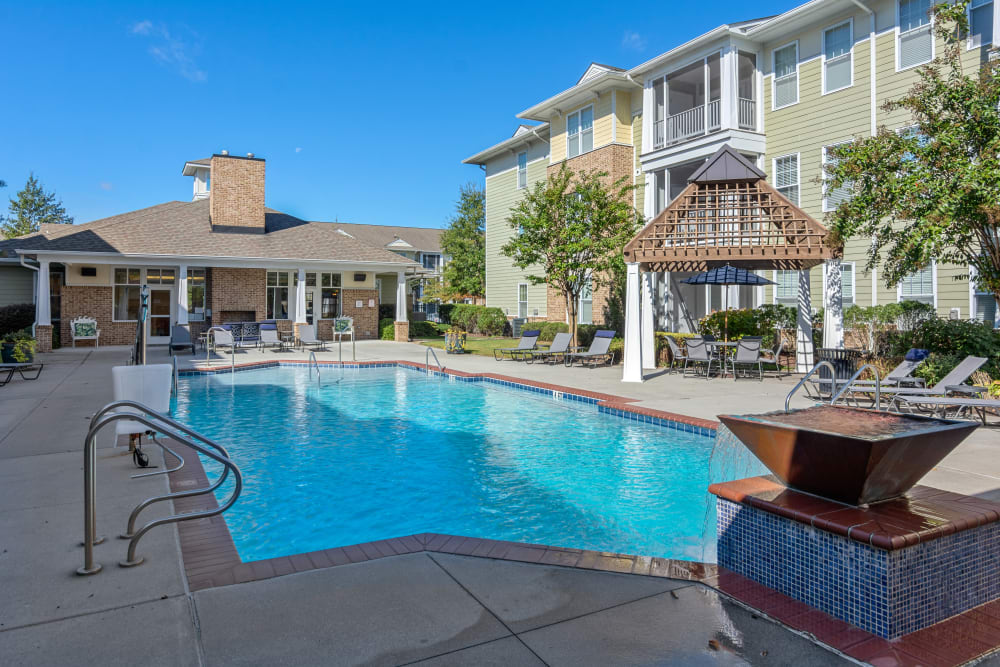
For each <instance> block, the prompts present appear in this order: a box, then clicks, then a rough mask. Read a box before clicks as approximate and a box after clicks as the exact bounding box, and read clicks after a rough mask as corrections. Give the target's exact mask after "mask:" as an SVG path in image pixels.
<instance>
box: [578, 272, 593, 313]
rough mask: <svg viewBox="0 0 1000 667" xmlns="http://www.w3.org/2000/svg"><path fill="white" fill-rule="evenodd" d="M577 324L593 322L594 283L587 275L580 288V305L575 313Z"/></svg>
mask: <svg viewBox="0 0 1000 667" xmlns="http://www.w3.org/2000/svg"><path fill="white" fill-rule="evenodd" d="M576 321H577V324H593V322H594V284H593V281H592V280H591V279H590V276H587V279H586V281H584V283H583V289H582V290H580V307H579V308H578V309H577V314H576Z"/></svg>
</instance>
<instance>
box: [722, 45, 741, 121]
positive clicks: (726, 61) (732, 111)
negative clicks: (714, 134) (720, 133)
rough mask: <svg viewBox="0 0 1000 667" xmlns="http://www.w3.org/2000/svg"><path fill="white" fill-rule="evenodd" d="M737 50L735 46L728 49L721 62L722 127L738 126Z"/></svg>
mask: <svg viewBox="0 0 1000 667" xmlns="http://www.w3.org/2000/svg"><path fill="white" fill-rule="evenodd" d="M737 70H738V66H737V52H736V50H735V49H733V48H728V49H726V50H725V51H724V52H723V54H722V58H721V62H720V63H719V75H720V77H721V80H720V81H719V84H720V88H721V89H720V91H719V93H720V95H721V101H720V104H719V106H720V107H721V108H720V114H719V115H720V116H721V117H720V119H719V120H720V121H721V124H722V129H728V128H735V127H737V121H736V119H737V116H738V115H739V111H738V107H737V105H738V104H739V101H738V100H737V99H736V92H737V91H736V86H735V83H736V74H737Z"/></svg>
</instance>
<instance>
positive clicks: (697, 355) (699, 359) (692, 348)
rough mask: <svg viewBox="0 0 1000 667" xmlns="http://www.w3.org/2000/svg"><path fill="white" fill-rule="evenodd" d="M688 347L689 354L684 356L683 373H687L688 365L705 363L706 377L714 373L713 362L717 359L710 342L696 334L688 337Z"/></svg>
mask: <svg viewBox="0 0 1000 667" xmlns="http://www.w3.org/2000/svg"><path fill="white" fill-rule="evenodd" d="M686 347H687V356H686V357H685V358H684V370H683V372H682V373H683V375H687V369H688V365H691V364H694V365H697V364H705V379H706V380H707V379H708V378H709V376H710V375H711V374H712V362H713V361H715V357H714V355H713V354H712V350H711V348H710V347H709V346H708V343H707V342H706V341H705V339H704V338H702V337H701V336H695V337H694V338H688V340H687V345H686ZM692 367H693V366H692Z"/></svg>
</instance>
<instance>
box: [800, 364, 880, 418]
mask: <svg viewBox="0 0 1000 667" xmlns="http://www.w3.org/2000/svg"><path fill="white" fill-rule="evenodd" d="M824 367H825V368H829V369H830V401H829V403H830V405H834V404H836V402H837V400H838V399H840V397H841V396H844V394H845V393H846V392H847V390H848V389H850V388H851V386H852V385H853V384H854V383H855V381H857V379H858V378H859V377H861V374H862V373H864V372H865V371H866V370H869V369H870V370H871V372H872V374H873V375H874V376H875V409H876V410H879V409H881V404H882V401H881V393H882V382H881V380H880V378H879V376H878V369H876V368H875V367H874V366H872V365H871V364H865V365H864V366H862V367H861V368H859V369H858V370H857V371H856V372H855V373H854V375H852V376H851V377H850V378H849V379H848V380H845V381H844V385H843V386H842V387H841V388H840V389H839V390H838V389H837V383H838V380H837V369H836V368H834V366H833V364H831V363H830V362H829V361H821V362H819V363H818V364H816V365H815V366H813V367H812V370H810V371H809V372H808V373H806V374H805V375H803V376H802V379H801V380H799V381H798V383H797V384H796V385H795V386H794V387H792V390H791V391H790V392H788V395H787V396H785V412H789V411H790V410H789V405H790V404H791V401H792V396H794V395H795V394H796V393H798V391H799V389H802V388H803V387H806V382H808V380H809V378H811V377H812V376H813V375H814V374H815V373H816V372H818V371H819V369H820V368H824ZM806 393H807V394H808V393H809V389H808V387H806ZM819 397H820V398H821V395H820V396H819ZM855 404H856V401H855Z"/></svg>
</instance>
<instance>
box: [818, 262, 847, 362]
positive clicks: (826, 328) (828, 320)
mask: <svg viewBox="0 0 1000 667" xmlns="http://www.w3.org/2000/svg"><path fill="white" fill-rule="evenodd" d="M842 275H843V274H842V273H841V266H840V260H839V259H836V258H834V259H829V260H827V262H826V281H825V291H826V293H825V294H824V299H823V301H824V302H825V305H824V307H823V347H836V348H842V347H844V296H843V283H842V282H841V280H842Z"/></svg>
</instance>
